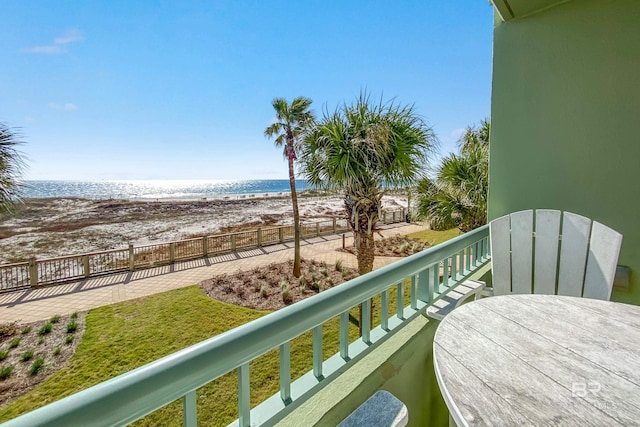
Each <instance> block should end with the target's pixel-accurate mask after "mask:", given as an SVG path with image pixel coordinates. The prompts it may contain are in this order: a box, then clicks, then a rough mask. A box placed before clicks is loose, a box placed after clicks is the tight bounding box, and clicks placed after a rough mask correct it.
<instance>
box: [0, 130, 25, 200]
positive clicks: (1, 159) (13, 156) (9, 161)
mask: <svg viewBox="0 0 640 427" xmlns="http://www.w3.org/2000/svg"><path fill="white" fill-rule="evenodd" d="M20 144H22V141H20V140H19V134H18V132H17V131H16V130H15V129H11V128H10V127H8V126H7V125H5V124H4V123H0V212H11V211H12V210H13V207H14V203H15V201H16V200H18V199H19V193H20V189H21V188H22V183H21V182H20V177H21V175H22V171H23V169H24V161H23V159H22V155H21V154H20V152H19V151H18V150H17V149H16V147H17V146H18V145H20Z"/></svg>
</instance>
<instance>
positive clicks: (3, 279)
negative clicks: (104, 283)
mask: <svg viewBox="0 0 640 427" xmlns="http://www.w3.org/2000/svg"><path fill="white" fill-rule="evenodd" d="M404 220H405V209H397V210H386V211H383V212H382V218H381V222H382V223H384V224H392V223H397V222H402V221H404ZM301 229H302V237H303V238H305V237H313V236H323V235H328V234H336V233H343V232H345V231H348V230H349V225H348V224H347V221H346V220H345V219H336V218H333V219H332V220H328V221H317V222H313V223H307V224H301ZM293 238H294V230H293V226H292V225H284V226H280V227H270V228H258V229H256V230H249V231H241V232H237V233H228V234H217V235H212V236H204V237H196V238H192V239H186V240H179V241H175V242H167V243H157V244H153V245H143V246H133V245H129V247H128V248H121V249H113V250H108V251H100V252H91V253H85V254H79V255H69V256H64V257H57V258H48V259H35V258H33V259H31V260H30V261H26V262H18V263H13V264H3V265H0V292H3V291H11V290H16V289H24V288H29V287H37V286H42V285H51V284H56V283H64V282H68V281H73V280H81V279H86V278H89V277H95V276H99V275H103V274H111V273H117V272H122V271H134V270H140V269H143V268H150V267H156V266H159V265H166V264H173V263H174V262H176V261H184V260H189V259H195V258H203V257H208V256H210V255H216V254H220V253H223V252H232V251H236V250H238V249H248V248H253V247H262V246H268V245H274V244H278V243H284V242H288V241H292V240H293Z"/></svg>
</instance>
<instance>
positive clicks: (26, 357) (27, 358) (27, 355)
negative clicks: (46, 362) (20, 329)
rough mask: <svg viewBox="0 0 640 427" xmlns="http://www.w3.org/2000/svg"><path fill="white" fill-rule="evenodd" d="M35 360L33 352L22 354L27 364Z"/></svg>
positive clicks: (28, 351)
mask: <svg viewBox="0 0 640 427" xmlns="http://www.w3.org/2000/svg"><path fill="white" fill-rule="evenodd" d="M32 358H33V351H32V350H27V351H25V352H24V353H22V357H21V359H22V361H23V362H27V361H29V360H31V359H32Z"/></svg>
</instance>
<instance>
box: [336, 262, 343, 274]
mask: <svg viewBox="0 0 640 427" xmlns="http://www.w3.org/2000/svg"><path fill="white" fill-rule="evenodd" d="M343 268H344V267H343V265H342V260H341V259H339V260H336V271H339V272H340V273H342V269H343Z"/></svg>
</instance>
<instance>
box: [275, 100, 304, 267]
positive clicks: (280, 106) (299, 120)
mask: <svg viewBox="0 0 640 427" xmlns="http://www.w3.org/2000/svg"><path fill="white" fill-rule="evenodd" d="M311 103H312V101H311V100H310V99H309V98H305V97H302V96H299V97H297V98H295V99H294V100H293V101H292V102H291V104H289V103H288V102H287V101H286V100H285V99H284V98H275V99H274V100H273V101H272V102H271V105H272V106H273V109H274V110H275V113H276V122H275V123H273V124H272V125H270V126H269V127H267V129H265V131H264V135H265V136H266V137H267V138H275V141H274V142H275V145H276V147H283V155H284V158H285V159H286V160H287V165H288V167H289V185H290V187H291V201H292V204H293V225H294V246H295V250H294V262H293V275H294V276H295V277H300V274H301V273H300V236H301V229H300V212H299V210H298V194H297V192H296V177H295V170H294V162H295V161H296V160H297V159H298V157H297V153H296V151H297V150H296V146H297V145H298V144H299V143H300V142H301V140H302V139H303V138H304V136H305V135H306V133H307V131H308V129H309V127H310V126H311V125H312V123H313V122H314V115H313V112H311V111H310V110H309V107H310V106H311Z"/></svg>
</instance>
